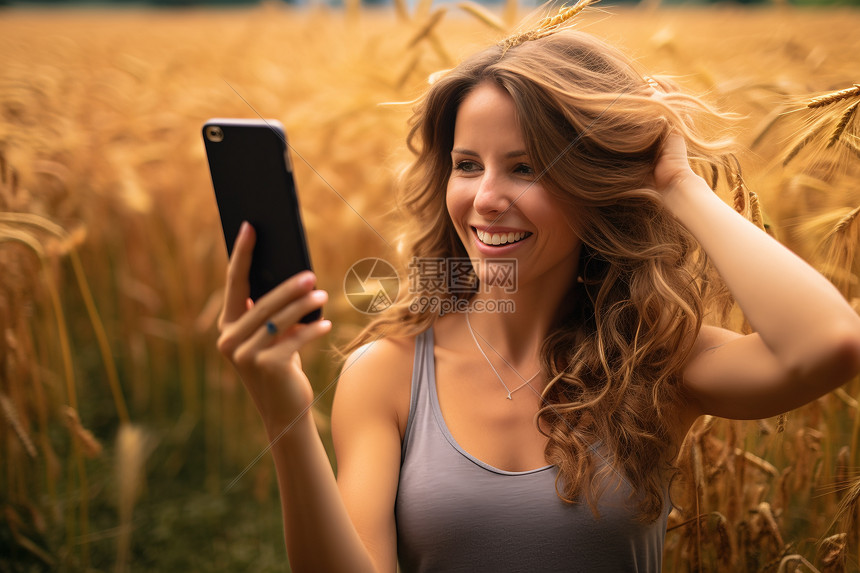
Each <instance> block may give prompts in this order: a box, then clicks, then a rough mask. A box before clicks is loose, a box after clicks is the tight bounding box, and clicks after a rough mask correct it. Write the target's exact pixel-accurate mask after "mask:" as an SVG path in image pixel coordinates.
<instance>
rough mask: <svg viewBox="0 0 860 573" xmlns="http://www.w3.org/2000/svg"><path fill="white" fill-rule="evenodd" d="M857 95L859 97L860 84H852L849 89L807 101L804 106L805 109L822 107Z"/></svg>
mask: <svg viewBox="0 0 860 573" xmlns="http://www.w3.org/2000/svg"><path fill="white" fill-rule="evenodd" d="M857 95H860V84H854V85H853V86H851V87H850V88H845V89H844V90H839V91H836V92H831V93H829V94H825V95H823V96H818V97H814V98H812V99H811V100H809V103H807V104H806V107H810V108H816V107H823V106H826V105H830V104H832V103H836V102H838V101H842V100H844V99H848V98H850V97H854V96H857Z"/></svg>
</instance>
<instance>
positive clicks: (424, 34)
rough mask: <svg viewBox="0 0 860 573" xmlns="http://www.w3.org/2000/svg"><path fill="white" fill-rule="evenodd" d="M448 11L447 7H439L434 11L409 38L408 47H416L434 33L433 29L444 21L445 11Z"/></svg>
mask: <svg viewBox="0 0 860 573" xmlns="http://www.w3.org/2000/svg"><path fill="white" fill-rule="evenodd" d="M447 11H448V9H447V8H444V7H443V8H437V9H436V10H434V11H433V13H432V14H430V16H429V17H428V18H427V21H426V22H424V24H423V25H422V26H421V27H420V28H419V29H418V31H417V32H415V34H414V35H413V36H412V38H410V39H409V42H408V43H407V44H406V46H407V47H408V48H413V47H415V46H416V45H417V44H418V43H419V42H420V41H421V40H423V39H425V38H428V37H429V36H431V35H432V33H433V29H434V28H436V26H437V25H438V24H439V22H441V21H442V18H443V17H444V16H445V13H446V12H447Z"/></svg>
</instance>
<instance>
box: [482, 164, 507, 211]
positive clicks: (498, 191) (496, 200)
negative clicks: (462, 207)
mask: <svg viewBox="0 0 860 573" xmlns="http://www.w3.org/2000/svg"><path fill="white" fill-rule="evenodd" d="M512 201H513V197H511V194H510V190H509V189H508V186H506V185H505V181H504V178H503V177H500V176H498V175H497V174H495V173H493V172H491V171H489V170H487V171H486V172H485V173H484V175H483V177H481V181H480V183H479V184H478V190H477V192H476V193H475V200H474V207H475V211H476V212H478V213H481V214H485V213H501V212H502V211H505V210H506V209H507V208H508V207H510V206H511V202H512Z"/></svg>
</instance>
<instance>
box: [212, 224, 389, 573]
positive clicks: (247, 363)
mask: <svg viewBox="0 0 860 573" xmlns="http://www.w3.org/2000/svg"><path fill="white" fill-rule="evenodd" d="M253 246H254V232H253V229H252V228H251V227H250V226H249V225H247V224H245V225H243V227H242V230H241V231H240V233H239V237H238V238H237V240H236V246H235V248H234V251H233V256H232V257H231V261H230V265H229V267H228V273H227V286H226V292H225V302H224V308H223V311H222V315H221V319H220V321H219V326H220V329H221V336H220V337H219V339H218V348H219V350H220V351H221V352H222V353H223V354H224V355H225V356H226V357H227V358H229V359H230V360H231V362H233V364H234V365H235V366H236V369H237V370H238V372H239V375H240V376H241V378H242V381H243V383H244V384H245V386H246V388H247V389H248V392H249V393H250V394H251V397H252V398H253V400H254V404H255V405H256V407H257V409H258V411H259V413H260V416H261V418H262V419H263V423H264V426H265V429H266V433H267V435H268V437H269V439H270V441H271V443H272V448H271V452H272V457H273V458H274V461H275V468H276V470H277V475H278V486H279V489H280V493H281V504H282V509H283V517H284V534H285V539H286V544H287V553H288V555H289V559H290V564H291V567H292V570H294V571H313V572H316V571H326V572H328V571H331V572H336V571H344V572H350V573H351V572H357V571H377V570H380V571H391V572H393V571H394V569H395V563H393V562H390V563H386V564H384V565H385V566H383V564H381V563H377V564H374V560H373V559H372V557H371V554H370V552H369V551H368V549H367V548H366V547H365V544H364V542H363V541H362V539H361V538H360V537H359V535H358V532H357V531H356V528H355V527H354V526H353V523H352V520H351V519H350V516H349V514H348V513H347V510H346V506H345V504H344V502H343V499H342V498H341V495H340V492H339V491H338V487H337V483H336V481H335V478H334V473H333V472H332V468H331V464H330V462H329V458H328V455H327V454H326V451H325V448H324V447H323V444H322V442H321V440H320V437H319V434H318V433H317V429H316V425H315V424H314V421H313V418H312V416H311V413H310V407H311V404H312V401H313V390H312V388H311V386H310V383H309V381H308V379H307V377H306V376H305V374H304V372H303V371H302V367H301V361H300V359H299V355H298V351H299V349H300V348H301V347H302V346H304V345H305V344H306V343H308V342H309V341H311V340H313V339H316V338H319V337H320V336H322V335H324V334H325V333H327V332H328V331H329V330H330V329H331V323H330V322H328V321H316V322H313V323H310V324H302V323H300V322H299V319H300V318H301V317H302V316H304V315H305V314H307V313H308V312H309V311H311V310H313V309H315V308H319V307H320V306H322V304H324V302H325V300H326V295H325V293H324V292H322V291H315V290H313V284H314V281H315V279H314V277H313V275H312V274H311V273H309V272H306V273H300V274H298V275H296V276H294V277H292V278H291V279H289V280H287V281H285V282H284V283H283V284H281V285H279V286H278V287H276V288H275V289H274V290H272V291H271V292H270V293H268V294H267V295H265V296H264V297H262V298H260V299H259V300H258V301H257V303H256V304H254V305H249V304H248V303H247V300H248V293H249V286H248V271H249V269H250V264H251V253H252V250H253ZM272 324H273V325H274V326H275V327H276V332H272V330H274V329H273V328H272V326H270V325H272ZM398 454H399V449H398ZM395 481H396V477H395ZM389 511H390V512H391V513H392V515H393V505H392V506H391V507H390V508H389ZM392 519H393V517H392Z"/></svg>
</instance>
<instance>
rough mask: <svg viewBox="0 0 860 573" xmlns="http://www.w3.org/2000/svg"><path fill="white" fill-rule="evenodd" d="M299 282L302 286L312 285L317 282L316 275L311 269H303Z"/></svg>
mask: <svg viewBox="0 0 860 573" xmlns="http://www.w3.org/2000/svg"><path fill="white" fill-rule="evenodd" d="M299 282H300V283H301V285H302V286H303V287H309V286H313V284H314V283H315V282H317V277H316V276H315V275H314V274H313V273H312V272H311V271H305V272H304V274H303V275H302V277H301V279H299Z"/></svg>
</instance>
